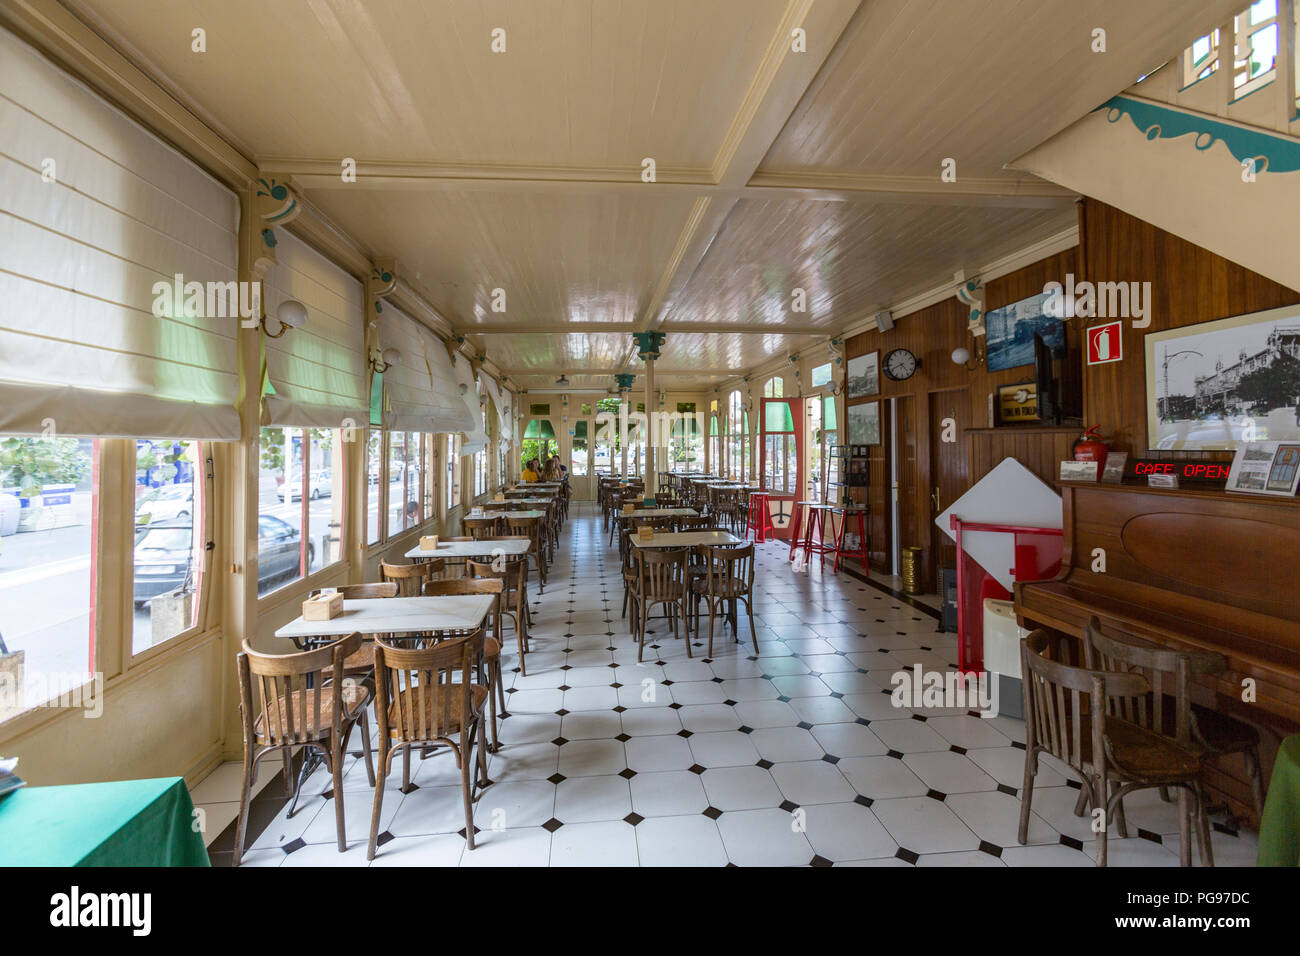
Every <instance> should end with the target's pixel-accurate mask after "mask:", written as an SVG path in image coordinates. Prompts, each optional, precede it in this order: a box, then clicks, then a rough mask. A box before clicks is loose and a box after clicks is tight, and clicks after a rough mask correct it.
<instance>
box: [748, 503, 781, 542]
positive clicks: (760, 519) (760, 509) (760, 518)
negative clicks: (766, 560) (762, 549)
mask: <svg viewBox="0 0 1300 956" xmlns="http://www.w3.org/2000/svg"><path fill="white" fill-rule="evenodd" d="M751 531H752V532H754V540H755V541H756V542H758V543H759V544H762V543H763V542H764V541H766V540H767V539H768V538H769V537H772V538H775V537H776V528H775V526H773V524H772V512H771V511H770V510H769V509H768V506H767V492H766V491H752V492H750V494H749V523H748V524H747V525H746V526H745V533H746V534H748V533H749V532H751Z"/></svg>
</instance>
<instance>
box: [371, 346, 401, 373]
mask: <svg viewBox="0 0 1300 956" xmlns="http://www.w3.org/2000/svg"><path fill="white" fill-rule="evenodd" d="M401 357H402V353H401V352H400V351H399V350H398V349H384V350H383V351H382V352H380V351H379V350H378V349H375V350H373V351H372V352H371V353H370V369H371V371H374V372H387V371H388V370H389V369H390V368H392V367H393V366H394V365H396V364H397V362H398V360H399V359H400V358H401Z"/></svg>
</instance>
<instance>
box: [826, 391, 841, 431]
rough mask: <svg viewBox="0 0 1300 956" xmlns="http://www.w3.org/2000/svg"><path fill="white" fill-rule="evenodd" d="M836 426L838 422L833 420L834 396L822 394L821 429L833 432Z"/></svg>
mask: <svg viewBox="0 0 1300 956" xmlns="http://www.w3.org/2000/svg"><path fill="white" fill-rule="evenodd" d="M838 427H839V423H838V422H836V420H835V396H834V395H824V396H822V429H823V430H825V431H828V432H833V431H835V429H837V428H838Z"/></svg>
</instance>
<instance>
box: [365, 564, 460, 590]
mask: <svg viewBox="0 0 1300 956" xmlns="http://www.w3.org/2000/svg"><path fill="white" fill-rule="evenodd" d="M445 568H446V562H445V561H444V560H443V559H442V558H434V559H433V560H432V561H424V562H422V563H420V564H389V563H388V562H387V561H380V562H379V580H380V581H382V582H388V581H392V582H394V583H396V585H397V596H398V597H419V596H420V589H421V588H422V587H423V586H424V582H425V581H428V580H430V579H431V578H432V577H433V576H434V575H435V574H438V573H440V572H442V571H443V570H444V569H445Z"/></svg>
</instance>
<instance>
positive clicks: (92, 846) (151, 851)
mask: <svg viewBox="0 0 1300 956" xmlns="http://www.w3.org/2000/svg"><path fill="white" fill-rule="evenodd" d="M193 822H194V804H193V803H192V802H191V801H190V792H189V790H188V789H187V788H186V786H185V781H184V780H183V779H182V778H180V777H162V778H159V779H155V780H114V781H111V782H108V783H83V784H74V785H71V786H64V787H24V788H23V789H21V790H16V791H14V792H13V793H11V794H10V795H9V796H7V797H5V798H4V799H3V800H0V866H208V865H210V864H209V862H208V852H207V849H206V848H205V847H204V845H203V834H202V833H199V832H196V830H195V829H194V826H193Z"/></svg>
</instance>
